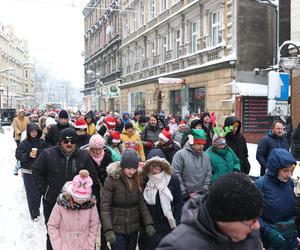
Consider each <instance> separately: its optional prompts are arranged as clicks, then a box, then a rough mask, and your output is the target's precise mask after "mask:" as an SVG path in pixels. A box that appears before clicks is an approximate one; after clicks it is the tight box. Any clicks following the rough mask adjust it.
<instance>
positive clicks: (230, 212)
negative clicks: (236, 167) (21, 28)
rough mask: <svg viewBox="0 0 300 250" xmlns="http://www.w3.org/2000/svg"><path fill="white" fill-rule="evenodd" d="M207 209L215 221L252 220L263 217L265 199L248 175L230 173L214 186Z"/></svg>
mask: <svg viewBox="0 0 300 250" xmlns="http://www.w3.org/2000/svg"><path fill="white" fill-rule="evenodd" d="M206 207H207V210H208V213H209V214H210V216H211V217H212V219H213V220H215V221H244V220H252V219H255V218H257V217H259V216H260V215H261V212H262V210H263V197H262V194H261V192H260V191H259V189H258V188H257V187H256V186H255V184H254V182H253V181H252V180H251V179H250V178H249V177H248V176H247V175H245V174H241V173H229V174H226V175H223V176H221V177H219V178H218V180H217V181H216V182H215V183H214V184H213V186H212V187H211V189H210V192H209V194H208V196H207V200H206Z"/></svg>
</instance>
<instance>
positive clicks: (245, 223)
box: [239, 218, 258, 230]
mask: <svg viewBox="0 0 300 250" xmlns="http://www.w3.org/2000/svg"><path fill="white" fill-rule="evenodd" d="M256 222H258V218H256V219H254V220H252V221H251V222H250V224H248V223H247V222H245V221H239V223H241V224H243V225H244V226H246V227H248V228H249V229H250V230H252V228H253V225H254V224H255V223H256Z"/></svg>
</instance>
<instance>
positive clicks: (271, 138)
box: [256, 120, 289, 176]
mask: <svg viewBox="0 0 300 250" xmlns="http://www.w3.org/2000/svg"><path fill="white" fill-rule="evenodd" d="M274 148H284V149H286V150H287V151H288V149H289V143H288V140H287V139H286V138H285V136H284V133H283V123H282V121H281V120H275V121H274V122H273V124H272V130H271V133H269V134H267V135H266V136H264V137H263V138H262V139H261V140H260V141H259V143H258V146H257V151H256V159H257V161H258V162H259V164H260V176H263V175H264V174H265V172H266V162H267V159H268V156H269V154H270V152H271V151H272V150H273V149H274Z"/></svg>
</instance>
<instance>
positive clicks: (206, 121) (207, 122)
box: [200, 112, 214, 150]
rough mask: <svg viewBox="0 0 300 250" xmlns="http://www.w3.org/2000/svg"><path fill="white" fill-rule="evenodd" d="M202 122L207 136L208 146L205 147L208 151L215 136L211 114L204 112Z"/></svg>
mask: <svg viewBox="0 0 300 250" xmlns="http://www.w3.org/2000/svg"><path fill="white" fill-rule="evenodd" d="M200 120H201V121H202V128H203V130H204V132H205V136H206V145H205V149H204V150H206V149H208V148H209V147H210V146H211V145H212V138H213V135H214V130H213V126H212V123H211V117H210V114H209V112H204V113H203V114H202V115H201V117H200Z"/></svg>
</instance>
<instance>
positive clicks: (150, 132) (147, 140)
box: [141, 114, 163, 158]
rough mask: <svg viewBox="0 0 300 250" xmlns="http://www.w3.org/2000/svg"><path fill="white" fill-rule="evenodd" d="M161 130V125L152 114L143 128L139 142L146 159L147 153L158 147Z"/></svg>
mask: <svg viewBox="0 0 300 250" xmlns="http://www.w3.org/2000/svg"><path fill="white" fill-rule="evenodd" d="M162 130H163V125H162V123H161V122H160V121H158V118H157V116H156V115H155V114H152V115H151V116H150V120H149V122H148V124H147V126H146V127H145V128H144V130H143V131H142V133H141V140H142V142H143V146H144V152H145V156H146V158H147V155H148V153H149V151H150V150H151V149H152V148H154V147H155V146H157V145H158V142H159V137H158V136H159V134H160V132H161V131H162Z"/></svg>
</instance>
